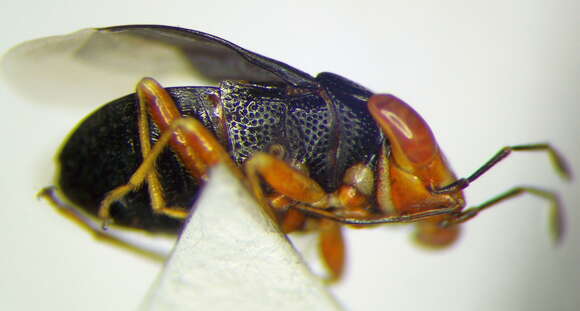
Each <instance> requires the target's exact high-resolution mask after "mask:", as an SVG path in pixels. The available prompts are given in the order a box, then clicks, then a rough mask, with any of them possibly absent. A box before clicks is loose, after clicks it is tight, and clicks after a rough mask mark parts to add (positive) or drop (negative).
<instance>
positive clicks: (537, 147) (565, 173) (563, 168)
mask: <svg viewBox="0 0 580 311" xmlns="http://www.w3.org/2000/svg"><path fill="white" fill-rule="evenodd" d="M513 151H544V152H547V153H548V155H549V157H550V160H551V162H552V164H553V165H554V167H555V169H556V172H557V173H558V174H559V175H560V176H562V177H563V178H566V179H570V178H571V176H572V173H571V171H570V169H569V168H568V165H567V164H566V161H564V158H563V157H562V156H560V153H559V152H558V151H557V150H556V149H554V148H553V147H552V146H550V145H549V144H529V145H516V146H506V147H503V148H502V149H500V150H499V151H498V152H497V153H496V154H495V155H494V156H493V157H492V158H491V159H489V160H488V161H487V162H486V163H485V164H484V165H482V166H481V167H480V168H479V169H477V170H476V171H475V172H474V173H473V174H471V176H469V177H467V178H461V179H458V180H457V181H455V182H453V183H451V184H449V185H447V186H445V187H441V188H438V189H433V193H436V194H445V193H453V192H457V191H460V190H462V189H465V188H466V187H467V186H469V184H470V183H472V182H473V181H474V180H476V179H477V178H479V177H480V176H481V175H483V174H485V172H487V171H488V170H489V169H491V168H492V167H494V166H495V165H496V164H497V163H499V162H500V161H501V160H503V159H505V158H507V157H508V156H509V155H510V154H511V153H512V152H513Z"/></svg>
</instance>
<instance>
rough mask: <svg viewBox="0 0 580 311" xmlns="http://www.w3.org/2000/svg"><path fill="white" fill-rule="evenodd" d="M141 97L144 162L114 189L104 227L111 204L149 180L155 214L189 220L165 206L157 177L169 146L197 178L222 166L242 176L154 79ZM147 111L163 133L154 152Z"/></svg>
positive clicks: (140, 90)
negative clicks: (161, 156) (184, 116)
mask: <svg viewBox="0 0 580 311" xmlns="http://www.w3.org/2000/svg"><path fill="white" fill-rule="evenodd" d="M137 94H138V96H139V105H140V118H139V132H140V135H139V136H140V139H141V141H142V142H144V147H142V153H143V162H142V163H141V165H140V166H139V168H138V169H137V170H136V171H135V173H133V175H132V176H131V178H130V179H129V182H128V183H127V184H125V185H122V186H119V187H117V188H116V189H113V190H112V191H111V192H109V193H108V194H107V196H106V197H105V199H104V200H103V201H102V202H101V206H100V208H99V217H100V218H101V219H103V220H105V223H104V225H106V222H107V220H109V218H110V206H111V204H112V203H113V202H115V201H117V200H119V199H120V198H122V197H123V196H125V195H126V194H127V193H129V192H131V191H134V190H135V189H137V188H138V187H140V186H141V185H142V184H143V182H144V181H146V180H147V182H148V185H149V194H150V196H151V203H152V208H153V210H154V211H156V212H158V213H162V214H165V215H168V216H171V217H175V218H179V219H183V218H185V217H187V215H188V212H187V211H186V210H185V209H182V208H178V207H166V206H165V200H164V199H163V189H162V187H161V184H160V182H159V180H158V177H157V173H156V169H155V161H156V160H157V158H158V157H159V155H160V154H161V152H162V151H163V149H164V148H165V147H167V146H168V145H170V146H171V148H172V149H173V150H174V151H175V152H176V153H177V154H178V155H179V157H180V159H181V160H182V162H183V164H184V166H186V168H187V169H188V171H189V172H190V173H191V174H192V175H193V176H194V177H198V178H200V179H202V180H205V179H207V168H208V167H209V166H212V165H215V164H217V163H219V162H223V163H225V164H226V165H228V166H229V167H230V168H231V169H232V171H233V172H234V173H235V174H237V175H238V176H242V173H241V172H240V171H239V169H238V168H237V166H236V165H235V164H234V163H233V161H232V160H231V159H230V157H229V156H228V154H227V153H226V151H225V150H224V149H223V147H222V146H221V145H220V143H219V142H218V141H217V139H216V138H215V137H214V136H213V134H212V133H211V132H210V131H209V130H208V129H206V128H205V127H204V126H203V124H202V123H201V122H199V121H198V120H196V119H193V118H183V117H182V116H181V114H180V113H179V111H178V110H177V108H176V106H175V103H174V102H173V100H172V99H171V97H170V96H169V94H168V93H167V92H166V91H165V89H163V87H161V85H159V84H158V83H157V82H156V81H154V80H153V79H151V78H145V79H143V80H141V81H140V82H139V84H138V85H137ZM147 110H148V111H149V113H150V115H151V117H152V119H153V120H154V121H155V124H156V125H157V126H158V127H159V128H160V129H161V130H162V131H163V134H162V135H161V137H160V138H159V140H158V141H157V143H156V144H155V146H153V148H151V147H150V146H149V126H148V124H147Z"/></svg>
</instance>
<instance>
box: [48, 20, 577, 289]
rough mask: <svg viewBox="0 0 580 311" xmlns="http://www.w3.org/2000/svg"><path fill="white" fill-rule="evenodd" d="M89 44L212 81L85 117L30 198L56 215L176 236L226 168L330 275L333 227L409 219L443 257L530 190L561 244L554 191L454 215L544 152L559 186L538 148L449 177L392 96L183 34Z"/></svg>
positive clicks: (156, 92)
mask: <svg viewBox="0 0 580 311" xmlns="http://www.w3.org/2000/svg"><path fill="white" fill-rule="evenodd" d="M88 34H89V37H90V38H92V39H95V38H100V39H102V38H109V39H112V40H113V41H115V40H117V41H124V40H127V41H128V42H132V41H131V40H141V41H146V42H150V43H151V44H157V45H164V46H170V47H172V48H174V49H176V50H177V51H179V52H180V53H182V54H183V55H185V57H186V58H187V59H188V60H189V61H190V63H191V65H193V66H195V67H196V68H197V69H198V70H199V71H200V72H201V73H202V74H203V75H206V76H208V77H212V78H217V79H218V80H221V82H220V83H219V85H218V86H214V87H210V86H206V87H205V86H204V87H199V86H196V87H174V88H164V87H162V86H161V85H160V84H159V83H157V82H156V81H155V80H153V79H150V78H145V79H143V80H141V81H140V82H139V83H138V84H137V91H136V93H135V94H132V95H128V96H125V97H123V98H120V99H118V100H115V101H113V102H111V103H108V104H107V105H105V106H103V107H102V108H100V109H99V110H97V111H96V112H94V113H93V114H92V115H90V116H89V117H88V118H87V119H85V120H84V121H83V122H82V123H81V124H80V125H79V126H78V127H77V129H76V130H75V131H74V132H73V133H72V134H71V136H70V137H69V138H68V140H67V141H66V142H65V144H64V145H63V147H62V150H61V151H60V153H59V156H58V163H59V164H60V170H59V174H58V182H57V185H56V186H55V187H49V188H47V189H45V190H44V191H43V192H42V195H43V196H45V197H47V198H49V199H51V201H52V202H53V203H55V204H57V205H58V206H60V207H67V204H68V203H70V204H72V205H74V207H76V208H78V209H81V210H83V211H84V212H86V213H88V214H90V215H93V216H98V217H99V218H101V219H102V220H103V221H104V222H105V223H107V222H114V223H115V224H117V225H120V226H127V227H133V228H139V229H143V230H147V231H151V232H169V233H178V232H179V231H180V228H181V224H182V220H183V219H184V218H185V217H187V215H188V214H189V212H190V206H192V204H193V202H194V201H195V199H196V196H197V194H198V192H199V190H200V187H201V186H202V185H203V183H204V181H205V180H206V179H207V172H208V169H209V168H210V167H211V166H213V165H215V164H217V163H225V164H226V165H228V166H229V167H230V168H231V169H232V170H233V171H234V172H235V173H236V174H237V176H238V177H240V178H242V179H244V180H246V181H247V185H248V187H249V188H250V189H251V191H253V193H254V194H255V196H256V198H257V199H258V200H259V201H260V202H262V203H263V204H264V206H266V207H267V209H268V210H270V211H271V214H272V217H274V218H275V219H277V221H278V222H279V223H280V226H281V228H282V230H283V231H284V232H294V231H301V230H307V229H312V228H316V229H318V231H319V233H320V249H321V253H322V257H323V259H324V262H325V263H326V264H327V266H328V268H329V270H330V272H331V278H333V279H336V278H339V277H340V275H341V272H342V269H343V265H344V246H343V242H342V233H341V224H350V225H356V226H371V225H377V224H383V223H405V222H416V223H417V232H416V239H417V240H418V241H419V242H421V243H423V244H426V245H429V246H433V247H443V246H447V245H450V244H451V243H453V242H454V241H455V240H456V239H457V236H458V234H459V224H460V223H463V222H465V221H467V220H469V219H471V218H472V217H474V216H475V215H477V214H478V212H479V211H481V210H483V209H485V208H488V207H490V206H492V205H494V204H496V203H498V202H500V201H502V200H505V199H508V198H511V197H514V196H516V195H518V194H522V193H531V194H534V195H539V196H541V197H545V198H547V199H548V200H550V201H551V203H552V207H553V219H552V223H551V225H552V230H553V234H554V237H555V239H556V240H558V239H559V238H560V237H561V234H562V232H561V224H560V222H561V219H560V211H559V209H560V206H559V203H558V200H557V197H556V195H555V194H554V193H552V192H548V191H545V190H541V189H536V188H530V187H515V188H513V189H511V190H509V191H507V192H504V193H502V194H500V195H498V196H497V197H495V198H493V199H491V200H489V201H487V202H484V203H482V204H481V205H478V206H475V207H472V208H469V209H464V207H465V200H464V197H463V192H462V190H463V189H464V188H466V187H467V186H468V185H469V184H470V183H471V182H473V181H474V180H475V179H477V178H478V177H479V176H481V175H482V174H484V173H485V172H486V171H487V170H488V169H490V168H491V167H493V166H494V165H495V164H496V163H498V162H499V161H501V160H502V159H503V158H505V157H506V156H508V155H509V154H510V153H511V152H512V151H536V150H540V151H545V152H547V153H548V154H549V155H550V157H551V159H552V160H553V163H554V164H555V166H556V169H557V171H558V172H559V173H561V174H562V175H563V176H565V177H568V176H569V172H568V169H567V167H566V165H565V164H564V161H563V160H562V158H561V157H560V156H559V155H558V153H557V152H556V151H555V149H553V148H552V147H551V146H549V145H548V144H529V145H518V146H511V147H504V148H502V149H501V150H500V151H499V152H498V153H497V154H496V155H494V156H493V157H492V158H491V159H490V160H489V161H488V162H486V163H485V164H484V165H483V166H482V167H481V168H480V169H478V170H476V171H475V173H473V174H472V175H471V176H469V177H467V178H459V179H458V178H456V177H455V174H454V173H453V172H452V171H451V169H450V168H449V166H448V164H447V162H446V160H445V158H444V156H443V154H442V152H441V150H440V149H439V147H438V145H437V143H436V140H435V138H434V136H433V133H432V132H431V130H430V129H429V127H428V125H427V123H426V122H425V121H424V120H423V119H422V118H421V116H420V115H419V114H418V113H417V112H415V111H414V110H413V109H412V108H411V107H410V106H408V105H407V104H405V103H404V102H403V101H402V100H400V99H398V98H396V97H394V96H392V95H385V94H374V93H373V92H371V91H369V90H368V89H366V88H364V87H362V86H360V85H358V84H356V83H354V82H352V81H350V80H347V79H345V78H343V77H341V76H338V75H336V74H332V73H328V72H325V73H321V74H319V75H317V76H316V77H312V76H310V75H309V74H306V73H304V72H302V71H300V70H298V69H295V68H293V67H291V66H288V65H286V64H284V63H281V62H279V61H276V60H273V59H270V58H267V57H264V56H261V55H259V54H256V53H253V52H250V51H248V50H245V49H243V48H241V47H239V46H237V45H234V44H232V43H230V42H228V41H225V40H223V39H221V38H218V37H215V36H213V35H209V34H206V33H202V32H198V31H194V30H186V29H181V28H175V27H169V26H154V25H133V26H117V27H109V28H101V29H94V30H90V31H89V32H88ZM89 42H90V41H89ZM145 185H146V186H145ZM307 223H308V225H306V224H307Z"/></svg>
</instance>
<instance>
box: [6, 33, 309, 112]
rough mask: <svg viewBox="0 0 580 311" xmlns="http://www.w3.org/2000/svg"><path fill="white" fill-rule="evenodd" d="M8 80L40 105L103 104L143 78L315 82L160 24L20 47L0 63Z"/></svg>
mask: <svg viewBox="0 0 580 311" xmlns="http://www.w3.org/2000/svg"><path fill="white" fill-rule="evenodd" d="M2 73H3V75H4V78H5V80H6V81H7V82H9V83H10V84H12V86H13V87H15V88H16V90H18V91H19V92H20V93H22V94H23V95H25V96H26V97H29V98H33V99H34V100H42V101H45V102H46V101H59V102H60V101H71V100H72V101H76V102H78V101H79V98H82V99H84V101H91V102H92V101H95V100H99V101H103V102H104V101H108V100H111V99H113V98H115V97H119V96H121V95H124V94H127V93H130V92H132V90H133V88H134V86H135V83H136V82H137V81H138V80H139V79H140V78H142V77H145V76H151V77H155V78H156V79H158V80H160V81H161V82H162V83H163V84H164V85H194V84H197V83H203V84H214V85H215V84H216V83H217V82H219V81H221V80H225V79H234V80H248V81H255V82H266V81H271V82H285V83H288V84H290V85H294V86H302V87H311V86H313V85H314V82H313V78H312V77H311V76H310V75H308V74H306V73H304V72H302V71H300V70H298V69H295V68H293V67H291V66H288V65H286V64H284V63H282V62H279V61H276V60H273V59H270V58H267V57H264V56H261V55H259V54H256V53H253V52H250V51H248V50H246V49H243V48H241V47H239V46H237V45H235V44H233V43H231V42H228V41H226V40H223V39H221V38H218V37H215V36H213V35H209V34H206V33H203V32H199V31H195V30H188V29H183V28H176V27H170V26H159V25H129V26H115V27H109V28H100V29H85V30H81V31H78V32H75V33H72V34H69V35H63V36H54V37H48V38H42V39H37V40H33V41H28V42H25V43H23V44H21V45H18V46H16V47H15V48H13V49H11V50H10V51H8V53H7V54H6V55H5V56H4V59H3V61H2Z"/></svg>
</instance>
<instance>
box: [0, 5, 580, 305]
mask: <svg viewBox="0 0 580 311" xmlns="http://www.w3.org/2000/svg"><path fill="white" fill-rule="evenodd" d="M294 3H296V4H292V5H284V6H276V5H274V4H272V2H266V1H264V2H260V1H256V2H252V1H244V2H240V3H239V4H226V3H221V2H216V3H209V2H207V1H205V2H196V1H165V2H163V3H162V2H159V1H124V2H122V3H121V2H118V1H109V0H103V1H99V2H90V1H84V0H77V1H59V0H56V1H51V2H46V3H44V2H38V1H30V0H21V1H18V2H4V3H2V4H0V26H1V27H2V28H1V29H2V40H1V42H0V51H2V52H4V51H6V50H7V49H8V48H10V47H12V46H14V45H16V44H18V43H20V42H22V41H25V40H30V39H34V38H39V37H46V36H51V35H58V34H66V33H70V32H72V31H75V30H78V29H81V28H86V27H95V26H110V25H121V24H131V23H155V24H169V25H175V26H181V27H186V28H193V29H199V30H202V31H205V32H209V33H212V34H215V35H218V36H220V37H223V38H225V39H228V40H230V41H232V42H234V43H237V44H239V45H240V46H242V47H245V48H248V49H250V50H252V51H256V52H258V53H261V54H264V55H266V56H269V57H272V58H275V59H278V60H281V61H284V62H287V63H289V64H291V65H293V66H296V67H297V68H299V69H301V70H304V71H306V72H309V73H312V74H315V73H317V72H321V71H332V72H335V73H337V74H341V75H344V76H345V77H348V78H350V79H352V80H354V81H357V82H359V83H361V84H363V85H365V86H367V87H369V88H371V89H373V90H375V91H377V92H379V91H380V92H390V93H393V94H396V95H397V96H398V97H400V98H402V99H403V100H405V101H407V102H408V103H409V104H411V105H412V106H413V107H414V108H415V109H416V110H417V111H419V112H420V113H421V114H422V115H423V117H424V118H425V119H426V120H427V122H429V124H430V125H431V127H432V129H433V131H434V133H435V135H436V136H437V138H438V141H439V144H440V145H441V147H442V148H443V149H444V151H445V153H446V155H447V157H448V159H449V161H450V162H451V163H452V165H453V167H454V168H455V170H456V172H457V174H458V175H461V176H464V175H468V174H470V173H471V172H472V171H473V170H475V169H476V168H478V167H479V165H481V164H482V163H483V162H484V161H485V160H487V159H488V157H490V156H491V155H492V154H494V153H495V152H496V150H497V149H498V148H500V147H501V146H504V145H508V144H518V143H528V142H538V141H550V142H551V143H553V144H554V145H555V146H557V147H558V148H559V149H560V150H561V151H562V153H563V154H564V155H565V156H567V158H568V160H569V162H570V165H571V167H572V169H573V170H574V171H575V172H576V173H577V172H578V168H579V167H580V144H579V143H578V142H579V139H578V135H579V134H580V126H579V125H578V124H579V123H578V120H577V119H578V116H579V115H580V114H579V112H580V108H578V107H579V103H578V102H579V99H580V87H579V85H580V69H579V68H580V45H579V44H578V37H579V36H580V34H579V32H580V30H579V29H580V21H579V20H578V18H577V12H579V11H580V4H579V3H578V2H577V1H559V2H544V1H541V2H539V1H538V2H530V1H511V2H509V3H507V2H505V1H485V2H481V3H473V2H470V3H469V4H467V3H465V2H462V1H439V2H428V1H400V2H396V1H390V2H382V3H381V4H377V3H371V2H365V1H358V2H356V4H350V3H342V2H337V1H329V2H327V3H325V4H320V5H318V6H317V7H312V5H311V4H310V3H311V2H310V1H308V2H306V1H304V2H299V1H298V2H294ZM137 80H138V78H135V81H137ZM79 83H82V81H79ZM94 92H95V94H97V95H95V96H93V94H86V95H85V97H83V98H79V100H78V101H77V102H75V103H73V104H71V103H62V104H51V105H48V104H41V103H38V102H28V101H25V100H24V99H22V98H19V97H18V96H17V95H16V94H15V93H14V92H13V91H11V90H9V89H8V88H7V87H6V84H4V83H1V84H0V96H1V101H0V105H1V107H2V112H3V114H2V115H3V118H2V122H0V129H1V133H2V135H3V137H2V148H1V149H2V152H1V153H0V160H1V161H0V165H1V172H2V173H1V174H0V196H1V197H2V206H1V207H0V222H1V228H2V229H1V230H2V231H1V232H2V234H0V245H2V247H3V249H2V256H0V275H2V278H0V297H1V299H0V309H2V310H16V309H20V310H33V309H40V308H42V309H45V310H53V309H54V310H131V309H135V308H136V307H137V306H138V304H139V303H140V301H141V300H142V298H143V296H144V295H145V292H146V291H147V289H148V288H149V286H150V285H151V283H152V282H153V280H154V278H155V276H156V274H157V273H158V271H159V269H160V265H158V264H155V263H152V262H149V261H146V260H144V259H142V258H139V257H137V256H135V255H133V254H131V253H127V252H125V251H122V250H118V249H115V248H113V247H110V246H108V245H104V244H101V243H98V242H96V241H94V240H93V239H92V238H91V237H90V236H88V235H87V234H86V233H85V232H84V231H82V230H80V229H79V228H77V227H76V226H75V225H74V224H72V223H70V222H69V221H68V220H67V219H63V218H62V217H60V215H58V214H56V213H55V212H54V211H53V210H52V209H51V208H50V207H49V206H48V205H47V204H46V203H45V202H39V201H37V200H36V199H35V197H34V195H35V193H36V192H37V191H38V190H39V189H41V188H42V187H44V186H46V185H48V184H50V183H51V181H52V176H53V172H54V168H53V161H52V158H53V156H54V154H55V152H56V150H57V148H58V146H59V145H60V143H61V142H62V141H63V139H64V137H65V136H66V135H67V133H68V132H69V131H70V129H72V127H74V126H75V125H76V124H77V122H78V121H79V120H81V118H83V117H84V116H85V115H86V114H87V113H89V112H91V111H93V110H94V109H96V108H97V107H98V106H99V105H100V104H102V102H100V101H95V100H94V98H96V97H97V96H98V93H99V89H98V87H97V88H96V89H95V91H94ZM128 92H131V90H127V93H128ZM122 95H124V94H119V96H122ZM111 99H112V98H111ZM519 184H527V185H537V186H542V187H546V188H550V189H555V190H558V191H560V192H561V193H562V202H563V203H564V204H565V206H566V215H567V225H568V226H567V231H566V236H565V239H564V241H563V243H562V245H560V246H559V247H553V245H551V244H550V239H549V236H548V234H547V208H545V205H546V204H545V202H543V201H541V200H538V199H535V198H531V197H522V198H520V199H517V200H513V201H510V202H506V203H504V204H502V205H501V206H498V207H496V208H494V209H492V210H490V211H487V212H485V213H483V214H482V215H480V216H478V217H477V218H476V219H475V220H473V221H471V222H469V223H468V224H466V225H465V228H464V235H463V237H462V238H461V240H460V241H459V243H458V244H457V245H456V246H455V247H454V248H452V249H450V250H447V251H443V252H427V251H424V250H421V249H418V248H416V247H415V246H414V245H412V243H409V235H410V232H411V228H410V227H407V226H394V227H392V228H381V227H379V228H375V229H367V230H348V233H347V241H348V244H349V245H348V248H349V263H348V269H347V275H346V277H345V279H344V281H342V282H341V283H340V284H339V285H337V286H335V287H334V289H333V290H334V292H335V293H336V295H337V297H338V299H339V300H340V301H341V303H343V304H344V305H345V307H347V308H348V309H352V310H378V309H382V310H384V309H387V308H388V309H392V310H417V309H426V308H429V309H435V310H439V309H441V310H545V309H548V308H549V309H553V310H574V309H576V306H577V305H579V304H580V298H579V297H578V290H579V289H580V270H579V269H578V262H580V229H579V222H580V212H579V209H578V202H580V194H579V192H578V190H577V189H578V184H577V183H565V182H562V181H561V180H559V179H558V178H557V176H556V175H555V174H554V173H553V171H552V169H551V167H550V165H549V163H548V161H547V158H546V157H544V156H542V155H540V154H517V155H513V156H512V157H510V159H508V160H506V161H505V163H502V164H500V165H498V167H497V168H494V169H493V170H492V171H491V172H490V173H488V174H486V175H485V176H484V177H482V178H481V180H478V181H477V182H476V183H474V184H473V185H472V186H471V187H470V188H469V189H468V190H467V192H466V194H467V198H468V201H469V202H470V203H471V204H477V203H479V202H482V201H484V200H486V199H488V198H490V197H492V196H493V195H495V194H497V193H499V192H502V191H504V190H506V189H508V188H510V187H512V186H514V185H519ZM208 225H209V224H208ZM256 299H260V293H256Z"/></svg>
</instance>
